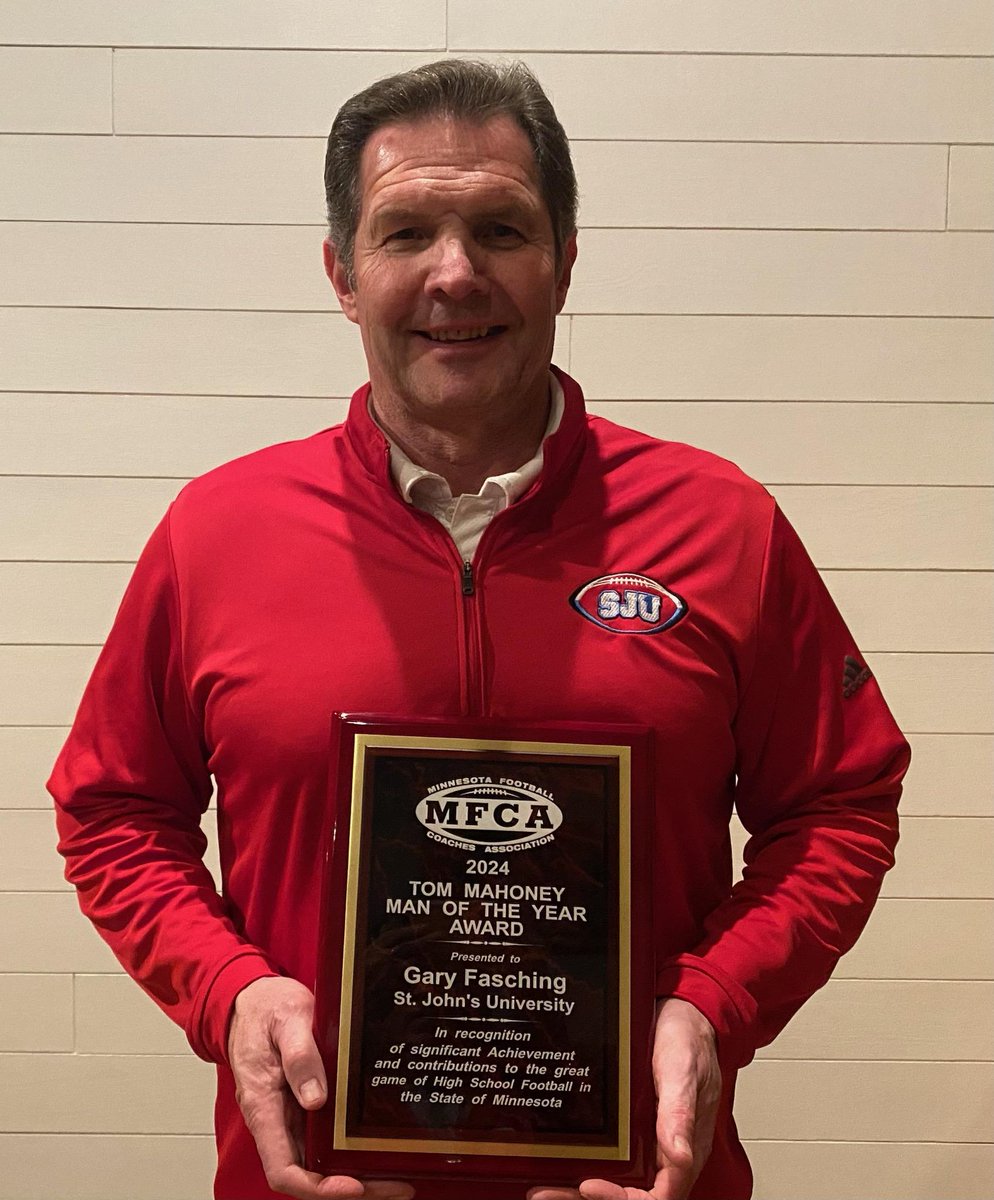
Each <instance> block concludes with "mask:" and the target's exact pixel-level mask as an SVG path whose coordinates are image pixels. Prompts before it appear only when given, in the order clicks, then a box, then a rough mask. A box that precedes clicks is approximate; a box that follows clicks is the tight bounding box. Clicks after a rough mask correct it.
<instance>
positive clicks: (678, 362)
mask: <svg viewBox="0 0 994 1200" xmlns="http://www.w3.org/2000/svg"><path fill="white" fill-rule="evenodd" d="M0 319H2V317H0ZM571 355H572V363H573V369H572V374H573V375H574V376H575V377H576V378H577V379H578V380H579V381H580V383H581V384H582V386H583V388H584V391H585V393H586V395H587V396H589V397H595V398H598V399H605V400H628V399H631V400H905V401H918V400H963V401H974V400H987V399H989V398H990V394H991V366H992V364H994V354H992V351H991V325H990V322H989V321H985V320H963V321H952V320H929V319H927V318H916V317H907V318H888V317H635V316H603V317H584V316H579V317H573V318H572V340H571ZM13 386H15V387H16V386H17V384H14V385H13Z"/></svg>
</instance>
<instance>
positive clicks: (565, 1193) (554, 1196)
mask: <svg viewBox="0 0 994 1200" xmlns="http://www.w3.org/2000/svg"><path fill="white" fill-rule="evenodd" d="M579 1197H580V1193H579V1192H578V1191H577V1190H576V1188H550V1187H534V1188H530V1189H529V1191H528V1195H527V1197H526V1200H579Z"/></svg>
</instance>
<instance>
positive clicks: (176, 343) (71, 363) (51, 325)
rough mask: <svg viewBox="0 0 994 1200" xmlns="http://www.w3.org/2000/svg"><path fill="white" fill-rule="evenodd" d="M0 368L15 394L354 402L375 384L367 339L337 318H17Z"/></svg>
mask: <svg viewBox="0 0 994 1200" xmlns="http://www.w3.org/2000/svg"><path fill="white" fill-rule="evenodd" d="M178 348H182V353H177V349H178ZM0 358H2V359H3V360H4V364H5V368H4V375H5V382H6V386H7V387H8V388H9V389H11V390H13V391H55V392H64V391H80V392H168V393H177V392H183V393H189V394H191V395H202V394H205V393H216V394H219V395H229V396H230V395H246V396H250V395H251V396H348V395H351V393H352V391H353V390H354V389H355V388H356V387H358V386H359V384H361V383H362V382H363V381H364V380H365V379H366V362H365V359H364V358H363V354H362V345H361V343H360V341H359V334H358V331H357V330H356V328H355V326H353V325H352V324H350V322H348V321H347V320H346V319H345V317H344V316H342V315H341V314H340V313H334V314H333V313H330V312H329V313H237V312H227V313H224V312H213V313H211V312H141V311H135V312H127V311H123V312H119V311H114V310H92V309H75V310H74V309H69V308H64V309H43V308H9V309H6V310H0Z"/></svg>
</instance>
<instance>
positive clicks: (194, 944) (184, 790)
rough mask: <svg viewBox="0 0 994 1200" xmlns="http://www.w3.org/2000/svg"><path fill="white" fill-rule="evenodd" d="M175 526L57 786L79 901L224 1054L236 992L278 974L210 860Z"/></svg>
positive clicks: (142, 577)
mask: <svg viewBox="0 0 994 1200" xmlns="http://www.w3.org/2000/svg"><path fill="white" fill-rule="evenodd" d="M168 525H169V516H168V514H167V516H166V517H165V518H164V520H163V521H162V523H161V524H160V525H159V527H158V528H157V529H156V530H155V532H154V533H153V535H152V537H151V539H150V541H149V543H148V545H147V546H146V548H145V550H144V552H143V554H142V556H141V558H140V560H139V562H138V565H137V567H136V569H135V572H134V575H133V576H132V579H131V582H130V583H129V585H128V588H127V591H126V592H125V595H124V598H123V600H122V602H121V607H120V609H119V611H118V614H117V617H116V620H115V622H114V625H113V628H112V630H111V632H110V635H109V636H108V638H107V641H106V644H105V645H104V648H103V650H102V652H101V654H100V656H99V658H98V660H97V664H96V666H95V668H94V670H93V674H92V676H91V677H90V680H89V683H88V684H87V686H86V689H85V691H84V693H83V698H82V701H81V702H80V706H79V711H78V713H77V715H76V719H75V722H74V724H73V727H72V730H71V732H70V734H69V738H68V740H67V742H66V744H65V746H64V747H63V749H62V752H61V754H60V755H59V758H58V761H57V762H56V764H55V768H54V770H53V773H52V777H51V779H50V780H49V782H48V789H49V791H50V792H51V793H52V796H53V798H54V800H55V809H56V823H57V826H58V832H59V852H60V853H61V854H62V855H63V857H64V858H65V860H66V872H65V873H66V878H67V880H68V881H69V882H70V883H71V884H73V885H74V886H75V888H76V890H77V895H78V898H79V904H80V907H81V909H82V910H83V912H84V913H85V914H86V916H88V917H89V918H90V920H91V921H92V922H93V924H94V925H95V926H96V928H97V931H98V932H99V933H100V935H101V936H102V937H103V938H104V940H105V941H106V942H107V943H108V944H109V945H110V947H111V949H112V950H113V951H114V954H115V955H116V956H117V958H118V959H119V960H120V962H121V964H122V966H123V967H124V969H125V970H126V971H127V972H128V974H129V975H131V976H132V977H133V978H134V979H135V980H136V981H137V982H138V983H139V984H140V985H141V986H142V988H144V990H145V991H146V992H147V993H148V994H149V995H150V996H151V997H152V999H153V1000H155V1002H156V1003H157V1004H158V1005H159V1006H160V1008H162V1009H163V1010H164V1011H165V1012H166V1013H167V1014H168V1015H169V1016H170V1017H171V1018H172V1019H173V1020H175V1021H176V1022H178V1023H179V1024H180V1025H182V1026H183V1028H184V1030H185V1032H186V1035H187V1037H188V1039H189V1041H190V1044H191V1045H192V1047H193V1049H194V1051H195V1052H196V1053H197V1054H199V1055H200V1056H201V1057H202V1058H206V1059H209V1060H211V1061H214V1062H224V1061H225V1060H226V1050H227V1048H226V1041H227V1026H228V1019H229V1015H230V1010H231V1005H232V1004H233V1002H234V998H235V996H236V995H237V993H238V992H239V991H240V990H241V989H242V988H243V987H245V986H246V985H247V984H248V983H251V982H252V981H253V980H254V979H257V978H261V977H262V976H265V975H275V974H278V972H277V971H276V970H275V968H274V967H273V966H272V965H271V964H270V963H269V962H268V961H267V960H266V958H265V956H264V955H263V954H262V952H261V951H260V950H258V949H256V948H255V947H253V946H251V945H249V944H248V943H247V942H245V940H244V939H243V938H242V937H240V936H239V934H238V931H237V930H236V928H235V926H234V924H233V922H232V921H231V919H230V917H229V915H228V913H227V912H226V909H225V904H224V901H223V900H222V898H221V896H219V895H218V893H217V890H216V887H215V883H214V880H213V878H212V876H211V874H210V872H209V871H208V870H207V868H206V867H205V865H204V862H203V855H204V850H205V849H206V846H207V839H206V837H205V835H204V833H203V831H202V829H201V826H200V822H201V817H202V815H203V813H204V810H205V809H206V808H207V805H208V804H209V802H210V795H211V780H210V775H209V772H208V769H207V765H206V748H205V746H204V741H203V735H202V732H201V727H200V723H199V722H198V721H197V719H196V717H195V714H194V712H193V710H192V708H191V705H190V702H189V698H188V693H187V689H186V686H185V683H184V678H183V670H182V656H181V633H180V613H179V604H178V599H177V593H176V586H175V578H174V572H173V564H172V557H171V551H170V545H169V528H168Z"/></svg>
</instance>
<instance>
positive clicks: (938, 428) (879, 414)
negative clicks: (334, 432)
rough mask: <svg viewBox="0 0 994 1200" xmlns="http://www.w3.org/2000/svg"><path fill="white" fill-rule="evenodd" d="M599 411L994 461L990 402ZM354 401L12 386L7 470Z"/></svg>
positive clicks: (834, 456)
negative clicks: (44, 390) (126, 393)
mask: <svg viewBox="0 0 994 1200" xmlns="http://www.w3.org/2000/svg"><path fill="white" fill-rule="evenodd" d="M588 409H589V411H591V412H593V413H597V414H599V415H600V416H603V417H606V418H607V419H608V420H612V421H615V422H616V423H618V424H620V425H626V426H629V427H630V428H632V429H640V430H643V431H644V432H646V433H649V434H651V435H653V436H655V437H659V438H663V439H664V440H668V441H677V442H687V443H689V444H690V445H694V446H699V447H702V448H704V449H707V450H710V451H711V452H712V453H714V454H718V455H720V456H721V457H723V458H728V459H731V460H733V461H734V462H736V463H737V464H738V465H739V466H740V467H742V469H743V470H744V471H746V473H747V474H749V475H752V476H753V478H756V479H762V480H764V481H765V482H767V483H798V484H801V483H825V484H837V483H852V484H860V483H861V484H884V483H887V484H958V485H977V486H982V485H985V484H987V483H988V482H989V480H990V479H991V478H992V473H994V409H992V408H991V407H989V406H985V405H980V404H934V405H930V404H913V405H909V404H895V403H887V404H872V403H858V404H852V403H836V404H821V403H816V402H811V403H808V404H790V403H787V402H770V403H762V402H758V401H756V402H751V401H746V402H741V403H736V402H728V401H714V402H708V401H690V400H683V401H670V402H665V401H658V400H657V401H651V400H646V401H609V400H591V401H589V402H588ZM347 410H348V402H347V400H345V399H337V400H325V399H309V398H300V397H281V398H279V399H263V398H257V397H240V396H134V395H131V396H114V395H97V396H93V395H91V396H84V395H73V394H38V393H8V394H6V395H4V394H0V427H2V428H3V430H4V441H3V443H2V444H0V474H18V473H23V474H29V475H156V476H166V475H180V476H194V475H199V474H201V473H202V472H204V471H207V470H209V469H210V468H211V467H213V466H216V465H217V464H218V463H221V462H226V461H228V460H229V459H232V458H236V457H238V456H239V455H241V454H247V453H249V452H250V451H252V450H255V449H258V448H259V447H261V446H266V445H270V444H272V443H274V442H280V441H287V440H290V439H293V438H297V437H306V436H308V435H309V434H311V433H314V432H316V431H318V430H320V429H325V428H327V427H328V426H330V425H335V424H338V423H339V422H340V421H342V420H343V419H344V418H345V415H346V413H347ZM192 429H196V431H197V437H196V438H195V439H194V438H191V437H190V431H191V430H192ZM854 445H855V446H858V447H859V451H860V452H859V453H858V454H854V453H853V450H852V447H853V446H854Z"/></svg>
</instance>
